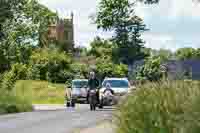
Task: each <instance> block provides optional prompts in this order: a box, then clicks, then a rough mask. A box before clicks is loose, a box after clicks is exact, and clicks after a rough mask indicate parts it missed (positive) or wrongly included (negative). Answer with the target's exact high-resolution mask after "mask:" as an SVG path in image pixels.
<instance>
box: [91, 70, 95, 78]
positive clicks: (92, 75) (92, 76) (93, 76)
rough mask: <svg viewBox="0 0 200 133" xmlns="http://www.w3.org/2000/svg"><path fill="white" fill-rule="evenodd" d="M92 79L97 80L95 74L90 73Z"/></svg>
mask: <svg viewBox="0 0 200 133" xmlns="http://www.w3.org/2000/svg"><path fill="white" fill-rule="evenodd" d="M90 78H92V79H94V78H95V72H93V71H92V72H90Z"/></svg>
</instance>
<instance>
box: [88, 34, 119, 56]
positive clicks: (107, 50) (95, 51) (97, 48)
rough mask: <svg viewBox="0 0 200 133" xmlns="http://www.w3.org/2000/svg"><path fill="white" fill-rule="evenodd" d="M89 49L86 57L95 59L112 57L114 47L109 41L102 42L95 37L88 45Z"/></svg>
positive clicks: (102, 40)
mask: <svg viewBox="0 0 200 133" xmlns="http://www.w3.org/2000/svg"><path fill="white" fill-rule="evenodd" d="M90 46H91V49H90V50H89V51H88V55H90V56H95V57H102V56H109V57H112V50H113V48H114V47H115V45H114V44H113V43H112V42H110V41H109V40H104V39H102V38H100V37H96V38H95V39H94V40H93V41H92V42H91V44H90Z"/></svg>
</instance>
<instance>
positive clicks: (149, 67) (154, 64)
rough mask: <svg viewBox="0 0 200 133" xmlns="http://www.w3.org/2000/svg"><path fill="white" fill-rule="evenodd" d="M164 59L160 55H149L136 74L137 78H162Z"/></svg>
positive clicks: (155, 79)
mask: <svg viewBox="0 0 200 133" xmlns="http://www.w3.org/2000/svg"><path fill="white" fill-rule="evenodd" d="M162 63H163V60H162V58H161V57H159V56H153V57H149V58H147V59H146V60H145V64H144V65H143V66H142V67H141V68H140V69H139V71H138V72H137V75H136V79H137V80H150V81H157V80H160V79H161V78H162V72H161V69H160V66H161V64H162Z"/></svg>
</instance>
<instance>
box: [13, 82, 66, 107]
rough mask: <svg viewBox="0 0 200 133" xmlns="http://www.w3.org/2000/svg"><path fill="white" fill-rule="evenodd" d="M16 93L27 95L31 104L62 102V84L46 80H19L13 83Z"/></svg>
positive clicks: (63, 98) (63, 93) (63, 89)
mask: <svg viewBox="0 0 200 133" xmlns="http://www.w3.org/2000/svg"><path fill="white" fill-rule="evenodd" d="M15 90H16V93H17V95H20V96H23V97H29V98H30V99H31V101H32V103H33V104H64V100H65V97H64V96H65V87H64V84H52V83H49V82H46V81H33V80H20V81H17V83H16V85H15Z"/></svg>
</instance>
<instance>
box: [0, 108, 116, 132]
mask: <svg viewBox="0 0 200 133" xmlns="http://www.w3.org/2000/svg"><path fill="white" fill-rule="evenodd" d="M40 108H41V107H37V109H40ZM52 109H53V107H51V109H49V110H48V109H43V110H37V111H35V112H28V113H19V114H9V115H2V116H0V133H73V132H74V130H77V129H82V128H88V127H92V126H95V125H96V124H97V123H99V122H101V121H104V120H108V119H111V116H112V111H113V109H111V108H110V109H109V108H107V109H102V110H97V111H95V112H91V111H89V105H79V106H78V107H76V108H75V109H72V108H68V109H67V108H64V107H60V108H58V107H57V109H55V110H52Z"/></svg>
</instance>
